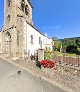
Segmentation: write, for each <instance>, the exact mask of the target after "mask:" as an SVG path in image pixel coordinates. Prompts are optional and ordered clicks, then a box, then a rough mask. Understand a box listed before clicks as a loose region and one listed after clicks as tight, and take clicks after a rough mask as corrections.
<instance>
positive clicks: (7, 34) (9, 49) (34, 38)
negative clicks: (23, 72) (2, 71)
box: [0, 0, 52, 58]
mask: <svg viewBox="0 0 80 92" xmlns="http://www.w3.org/2000/svg"><path fill="white" fill-rule="evenodd" d="M32 9H33V6H32V4H31V2H30V0H4V25H3V27H2V30H1V32H0V38H1V39H0V50H1V51H2V52H3V53H5V54H8V55H11V56H12V57H19V58H21V57H22V58H24V57H25V56H27V57H29V56H30V55H31V54H32V55H34V53H35V52H36V50H38V49H45V48H48V49H50V50H52V39H50V38H47V36H45V35H43V34H42V33H41V32H40V31H39V30H37V29H36V28H35V27H34V25H33V21H32Z"/></svg>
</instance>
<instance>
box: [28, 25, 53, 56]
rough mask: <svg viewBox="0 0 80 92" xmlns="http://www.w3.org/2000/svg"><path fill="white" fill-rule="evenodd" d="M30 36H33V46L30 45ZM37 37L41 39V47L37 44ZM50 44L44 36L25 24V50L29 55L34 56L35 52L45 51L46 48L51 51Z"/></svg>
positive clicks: (49, 40)
mask: <svg viewBox="0 0 80 92" xmlns="http://www.w3.org/2000/svg"><path fill="white" fill-rule="evenodd" d="M31 35H33V44H32V43H31ZM39 37H40V38H41V41H42V46H40V44H39ZM51 43H52V40H51V39H48V38H47V37H46V36H44V35H42V34H41V33H39V32H38V31H37V30H35V29H34V28H33V27H31V26H30V25H29V24H27V50H28V51H29V50H30V54H32V55H34V53H35V50H38V49H45V47H46V46H48V47H50V48H51V50H52V44H51ZM47 44H48V45H47Z"/></svg>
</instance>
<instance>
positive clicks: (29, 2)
mask: <svg viewBox="0 0 80 92" xmlns="http://www.w3.org/2000/svg"><path fill="white" fill-rule="evenodd" d="M27 1H28V3H29V4H30V6H31V7H32V8H33V6H32V4H31V1H30V0H27Z"/></svg>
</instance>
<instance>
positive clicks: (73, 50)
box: [66, 45, 80, 54]
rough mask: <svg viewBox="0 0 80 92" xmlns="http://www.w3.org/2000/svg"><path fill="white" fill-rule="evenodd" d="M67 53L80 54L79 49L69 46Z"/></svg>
mask: <svg viewBox="0 0 80 92" xmlns="http://www.w3.org/2000/svg"><path fill="white" fill-rule="evenodd" d="M66 52H68V53H75V54H80V52H79V51H78V49H77V46H75V45H69V46H67V48H66Z"/></svg>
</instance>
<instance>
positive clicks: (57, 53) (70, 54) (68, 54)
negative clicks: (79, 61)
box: [52, 51, 76, 57]
mask: <svg viewBox="0 0 80 92" xmlns="http://www.w3.org/2000/svg"><path fill="white" fill-rule="evenodd" d="M52 53H55V54H56V55H57V56H62V55H63V54H66V55H67V56H70V57H75V56H76V54H72V53H62V52H58V51H53V52H52Z"/></svg>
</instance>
